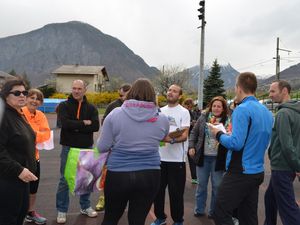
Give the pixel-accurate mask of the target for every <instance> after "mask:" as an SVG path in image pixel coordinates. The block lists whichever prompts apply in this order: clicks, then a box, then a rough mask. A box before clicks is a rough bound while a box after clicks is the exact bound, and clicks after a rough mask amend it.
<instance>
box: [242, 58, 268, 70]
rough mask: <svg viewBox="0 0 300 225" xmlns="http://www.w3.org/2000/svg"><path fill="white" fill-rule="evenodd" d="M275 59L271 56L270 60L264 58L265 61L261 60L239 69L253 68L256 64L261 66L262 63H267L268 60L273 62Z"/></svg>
mask: <svg viewBox="0 0 300 225" xmlns="http://www.w3.org/2000/svg"><path fill="white" fill-rule="evenodd" d="M273 60H274V59H273V58H271V59H268V60H264V61H261V62H257V63H255V64H252V65H249V66H245V67H241V68H238V69H237V70H238V71H239V70H244V69H248V68H251V67H254V66H260V65H263V64H265V63H268V62H271V61H273Z"/></svg>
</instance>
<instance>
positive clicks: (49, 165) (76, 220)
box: [36, 114, 300, 225]
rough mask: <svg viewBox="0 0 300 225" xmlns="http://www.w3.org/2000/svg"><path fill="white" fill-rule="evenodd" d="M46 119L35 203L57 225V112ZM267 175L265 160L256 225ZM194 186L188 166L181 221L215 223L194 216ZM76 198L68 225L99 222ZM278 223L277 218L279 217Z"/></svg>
mask: <svg viewBox="0 0 300 225" xmlns="http://www.w3.org/2000/svg"><path fill="white" fill-rule="evenodd" d="M47 118H48V120H49V124H50V127H51V129H53V130H54V139H55V149H54V150H51V151H41V152H40V156H41V157H40V158H41V181H40V187H39V191H38V194H37V203H36V209H37V211H38V212H39V213H40V214H41V215H43V216H45V217H46V218H47V219H48V221H47V224H48V225H56V224H57V223H56V214H57V212H56V207H55V194H56V188H57V184H58V180H59V166H60V158H59V154H60V149H61V147H60V145H59V132H60V130H59V129H56V128H55V125H56V115H55V114H47ZM96 138H97V134H95V139H96ZM269 178H270V169H269V161H268V160H266V173H265V181H264V183H263V184H262V185H261V188H260V195H259V205H258V216H259V224H263V221H264V203H263V197H264V192H265V190H266V188H267V185H268V183H269ZM294 185H295V194H296V196H297V199H298V202H300V182H298V180H297V181H295V183H294ZM195 189H196V185H194V184H191V178H190V175H189V169H188V167H187V181H186V189H185V196H184V197H185V213H184V220H185V221H184V224H185V225H194V224H195V225H214V222H213V221H212V220H210V219H208V218H207V217H204V218H196V217H194V216H193V208H194V194H195ZM209 190H210V188H209ZM98 196H99V193H92V195H91V202H92V206H93V207H95V204H96V203H97V199H98ZM209 200H210V193H208V201H207V202H208V203H209ZM79 210H80V206H79V199H78V197H76V196H70V208H69V212H68V215H67V223H66V224H67V225H96V224H97V225H100V224H101V222H102V219H103V213H101V212H100V213H99V214H98V217H96V218H87V217H86V216H83V215H81V214H80V212H79ZM166 213H167V214H168V215H170V213H169V203H168V198H167V199H166ZM154 218H155V217H154V213H153V210H151V211H150V212H149V214H148V216H147V220H146V223H145V224H146V225H149V224H150V223H151V222H152V221H153V219H154ZM167 221H168V224H172V220H170V218H168V219H167ZM127 224H128V222H127V214H126V212H125V213H124V215H123V217H122V218H121V220H120V222H119V225H127ZM278 225H281V222H280V220H278Z"/></svg>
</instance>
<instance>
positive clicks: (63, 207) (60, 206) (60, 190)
mask: <svg viewBox="0 0 300 225" xmlns="http://www.w3.org/2000/svg"><path fill="white" fill-rule="evenodd" d="M69 150H70V147H69V146H62V150H61V154H60V179H59V183H58V187H57V192H56V209H57V211H59V212H67V211H68V208H69V201H70V199H69V187H68V184H67V181H66V179H65V177H64V172H65V167H66V163H67V158H68V153H69ZM79 203H80V206H81V209H87V208H89V207H90V206H91V203H90V193H89V194H84V195H80V198H79Z"/></svg>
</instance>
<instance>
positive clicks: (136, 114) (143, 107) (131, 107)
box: [121, 99, 158, 122]
mask: <svg viewBox="0 0 300 225" xmlns="http://www.w3.org/2000/svg"><path fill="white" fill-rule="evenodd" d="M121 109H122V110H123V111H124V112H125V113H126V115H127V116H128V117H130V118H131V119H133V120H135V121H138V122H144V121H148V122H155V121H156V120H157V118H158V108H157V107H156V105H155V104H154V103H153V102H144V101H138V100H133V99H130V100H126V101H125V102H124V103H123V105H122V106H121Z"/></svg>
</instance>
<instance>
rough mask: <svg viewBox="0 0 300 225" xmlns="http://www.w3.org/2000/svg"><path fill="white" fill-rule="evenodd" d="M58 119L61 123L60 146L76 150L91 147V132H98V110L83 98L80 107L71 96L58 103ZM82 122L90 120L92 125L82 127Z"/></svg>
mask: <svg viewBox="0 0 300 225" xmlns="http://www.w3.org/2000/svg"><path fill="white" fill-rule="evenodd" d="M78 110H79V111H78ZM59 117H60V120H61V123H62V128H61V132H60V144H61V145H65V146H70V147H77V148H88V147H91V146H92V145H93V142H94V141H93V132H97V131H98V130H99V117H98V110H97V109H96V107H95V106H93V105H92V104H90V103H88V101H87V99H86V97H85V96H84V98H83V101H82V102H81V106H80V105H79V102H78V101H77V100H76V99H74V98H73V96H72V95H70V96H69V98H68V100H67V101H65V102H62V103H60V105H59ZM83 120H91V121H92V124H91V125H84V123H83Z"/></svg>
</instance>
